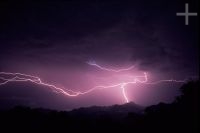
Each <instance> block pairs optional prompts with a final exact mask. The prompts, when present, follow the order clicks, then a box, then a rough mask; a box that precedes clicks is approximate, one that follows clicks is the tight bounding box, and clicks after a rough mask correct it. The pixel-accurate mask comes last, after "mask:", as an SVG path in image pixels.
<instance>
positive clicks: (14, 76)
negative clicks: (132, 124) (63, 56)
mask: <svg viewBox="0 0 200 133" xmlns="http://www.w3.org/2000/svg"><path fill="white" fill-rule="evenodd" d="M87 64H89V65H91V66H94V67H96V68H98V69H100V70H103V71H108V72H115V73H118V72H123V71H129V70H131V69H133V68H134V66H130V67H128V68H125V69H119V70H115V69H109V68H105V67H102V66H100V65H98V64H96V63H95V62H87ZM143 74H144V75H140V76H131V79H132V81H129V82H120V83H118V84H112V85H107V86H103V85H99V86H95V87H93V88H91V89H88V90H86V91H83V92H81V91H73V90H71V89H67V88H60V87H57V86H55V85H53V84H49V83H45V82H43V81H42V80H41V79H40V78H39V77H36V76H32V75H27V74H23V73H10V72H0V86H1V85H6V84H7V83H9V82H32V83H35V84H38V85H42V86H46V87H49V88H51V89H52V90H53V92H57V93H62V94H64V95H66V96H70V97H76V96H79V95H84V94H87V93H90V92H92V91H94V90H96V89H107V88H113V87H120V88H121V89H122V94H123V97H124V99H125V101H126V102H127V103H128V102H129V99H128V97H127V95H126V92H125V91H126V85H128V84H136V83H141V84H148V85H154V84H159V83H162V82H177V83H184V82H187V79H185V80H174V79H167V80H159V81H155V82H148V76H147V73H146V72H144V73H143ZM6 77H10V78H6ZM141 78H142V79H143V80H141Z"/></svg>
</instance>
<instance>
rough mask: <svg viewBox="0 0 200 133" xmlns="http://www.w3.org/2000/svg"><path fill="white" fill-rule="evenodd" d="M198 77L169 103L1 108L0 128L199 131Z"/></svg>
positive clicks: (31, 130)
mask: <svg viewBox="0 0 200 133" xmlns="http://www.w3.org/2000/svg"><path fill="white" fill-rule="evenodd" d="M198 88H199V80H198V81H190V82H188V83H187V84H185V85H183V86H182V87H181V88H180V91H181V92H182V95H180V96H178V97H177V98H176V100H175V101H174V102H173V103H171V104H165V103H160V104H158V105H153V106H150V107H147V108H145V109H144V108H143V107H140V106H138V105H136V104H134V103H128V104H124V105H113V106H110V107H98V106H93V107H89V108H80V109H75V110H72V111H55V110H48V109H41V108H38V109H31V108H29V107H23V106H18V107H15V108H13V109H10V110H6V111H5V110H4V111H0V132H1V133H3V132H19V133H20V132H26V133H28V132H93V133H94V132H121V133H125V132H128V133H129V132H133V133H134V132H139V133H141V132H156V133H157V132H159V133H194V132H198V126H197V124H198V118H197V116H198V96H199V91H198Z"/></svg>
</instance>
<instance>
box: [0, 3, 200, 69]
mask: <svg viewBox="0 0 200 133" xmlns="http://www.w3.org/2000/svg"><path fill="white" fill-rule="evenodd" d="M177 3H178V2H174V5H171V3H170V2H168V1H162V2H157V1H155V2H146V3H143V2H141V1H134V2H128V3H125V2H124V3H123V4H122V3H120V2H107V3H100V2H96V3H95V2H94V3H84V2H81V3H78V2H64V3H62V2H57V3H55V2H49V3H42V2H39V3H31V4H30V3H15V4H16V5H14V4H8V3H5V4H2V7H3V8H1V13H2V14H3V15H1V16H2V20H3V21H1V25H2V26H1V29H2V30H1V37H0V38H1V55H2V56H1V58H5V56H9V55H13V56H21V57H23V56H25V57H26V58H33V60H34V58H35V59H37V58H38V59H41V60H46V61H47V62H48V61H49V60H53V59H54V58H57V59H55V60H58V58H59V59H60V61H61V62H60V63H62V60H63V59H65V60H66V58H68V57H69V58H71V57H75V56H76V58H80V60H87V58H97V59H98V58H99V59H106V60H107V61H112V60H116V61H117V59H116V57H117V58H118V59H119V60H120V58H122V59H123V56H124V55H126V54H127V50H124V51H123V49H122V50H120V49H121V48H123V47H125V48H126V49H128V52H131V53H130V54H132V59H131V60H132V61H133V63H134V62H139V63H140V65H141V69H149V68H158V69H161V70H162V69H169V70H170V69H172V70H173V69H176V70H177V68H178V69H179V68H180V67H181V68H182V69H185V68H184V67H188V68H189V69H194V68H191V66H190V64H194V63H195V62H196V61H197V60H198V59H194V58H196V57H195V56H196V53H193V52H192V53H190V54H187V53H186V51H187V49H190V51H194V49H196V48H197V46H194V47H192V46H193V44H194V43H196V41H197V39H196V38H192V39H191V38H190V37H187V36H188V35H189V34H190V35H189V36H192V35H194V34H191V32H188V30H187V29H186V28H185V27H184V25H182V26H180V24H178V23H177V17H176V16H175V12H176V10H177V6H176V5H177ZM144 9H145V10H144ZM3 12H6V14H4V13H3ZM182 29H186V30H185V31H184V30H182ZM172 30H173V33H172V32H171V31H172ZM186 32H188V33H186ZM180 34H181V35H180ZM187 38H189V39H187ZM188 40H194V41H193V42H191V43H192V44H191V43H190V42H189V41H188ZM15 51H18V52H15ZM111 51H112V52H111ZM120 51H121V53H120ZM123 52H124V54H123ZM187 52H188V51H187ZM16 53H17V54H16ZM112 54H113V55H112ZM191 59H192V60H191ZM71 60H73V59H71ZM78 60H79V59H78ZM190 61H192V62H190ZM58 62H59V61H58ZM162 65H163V66H162ZM160 67H161V68H160Z"/></svg>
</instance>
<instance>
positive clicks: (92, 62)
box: [87, 61, 134, 72]
mask: <svg viewBox="0 0 200 133" xmlns="http://www.w3.org/2000/svg"><path fill="white" fill-rule="evenodd" d="M87 64H89V65H91V66H95V67H97V68H99V69H101V70H105V71H109V72H123V71H128V70H131V69H133V68H134V66H130V67H128V68H124V69H119V70H115V69H109V68H105V67H102V66H100V65H98V64H96V62H95V61H89V62H87Z"/></svg>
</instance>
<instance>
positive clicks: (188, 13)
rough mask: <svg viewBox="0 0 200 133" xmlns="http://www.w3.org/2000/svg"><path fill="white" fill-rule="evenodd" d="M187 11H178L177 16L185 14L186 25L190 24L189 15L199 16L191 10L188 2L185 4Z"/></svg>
mask: <svg viewBox="0 0 200 133" xmlns="http://www.w3.org/2000/svg"><path fill="white" fill-rule="evenodd" d="M185 10H186V11H185V12H184V13H176V15H177V16H185V25H189V16H197V13H196V12H194V13H191V12H189V6H188V3H186V4H185Z"/></svg>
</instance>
